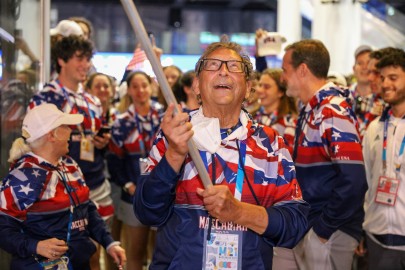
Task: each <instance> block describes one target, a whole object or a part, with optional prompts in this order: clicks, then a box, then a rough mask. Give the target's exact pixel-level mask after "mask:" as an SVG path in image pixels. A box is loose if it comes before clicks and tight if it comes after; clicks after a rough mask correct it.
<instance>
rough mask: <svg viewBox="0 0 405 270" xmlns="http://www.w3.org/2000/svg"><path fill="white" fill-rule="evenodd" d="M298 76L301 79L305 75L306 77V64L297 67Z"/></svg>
mask: <svg viewBox="0 0 405 270" xmlns="http://www.w3.org/2000/svg"><path fill="white" fill-rule="evenodd" d="M298 69H299V70H298V74H299V75H300V76H301V77H305V76H306V75H307V73H308V66H307V64H305V63H302V64H301V65H299V66H298Z"/></svg>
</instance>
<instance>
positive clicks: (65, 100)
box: [29, 80, 105, 190]
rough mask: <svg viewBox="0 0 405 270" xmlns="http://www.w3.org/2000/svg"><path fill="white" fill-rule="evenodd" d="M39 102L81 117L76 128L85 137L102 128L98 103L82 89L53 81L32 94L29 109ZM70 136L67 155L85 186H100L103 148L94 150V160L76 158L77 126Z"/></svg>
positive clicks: (78, 142) (77, 144) (79, 138)
mask: <svg viewBox="0 0 405 270" xmlns="http://www.w3.org/2000/svg"><path fill="white" fill-rule="evenodd" d="M42 103H53V104H55V105H56V107H58V108H59V109H60V110H61V111H63V112H65V113H72V114H74V113H79V114H82V115H83V116H84V120H83V123H82V124H80V128H81V129H82V130H83V132H84V135H85V136H86V137H90V136H93V135H94V132H96V131H97V130H99V129H100V127H101V126H102V108H101V104H100V101H99V100H98V98H97V97H94V96H92V95H90V94H88V93H87V92H85V91H84V90H83V88H82V87H81V86H80V88H79V90H78V91H77V92H74V91H72V90H70V89H68V88H66V87H63V86H61V85H60V84H59V83H58V81H57V80H54V81H52V82H50V83H49V84H46V85H45V86H44V88H43V89H42V90H41V91H39V92H38V93H37V94H35V95H34V96H33V97H32V99H31V101H30V104H29V109H32V108H34V107H35V106H38V105H40V104H42ZM71 128H72V133H71V135H70V141H69V156H71V157H72V158H73V159H74V160H75V161H76V162H77V163H78V164H79V166H80V169H81V170H82V172H83V174H84V177H85V179H86V184H87V186H88V187H89V188H90V189H91V190H94V189H96V188H97V187H99V186H101V185H102V184H103V183H104V180H105V175H104V166H105V165H104V152H105V150H104V149H97V148H96V147H94V161H93V162H91V161H87V160H82V159H80V140H81V138H82V135H81V132H80V129H79V126H71Z"/></svg>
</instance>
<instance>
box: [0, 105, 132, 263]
mask: <svg viewBox="0 0 405 270" xmlns="http://www.w3.org/2000/svg"><path fill="white" fill-rule="evenodd" d="M82 121H83V116H82V115H79V114H67V113H63V112H61V111H60V110H58V109H57V107H56V106H55V105H53V104H43V105H40V106H38V107H35V108H34V109H32V110H30V111H29V112H28V113H27V115H26V116H25V118H24V121H23V126H22V138H18V139H16V140H15V141H14V143H13V145H12V147H11V150H10V158H9V162H11V168H10V171H9V174H8V175H7V176H6V178H5V179H4V180H3V183H2V186H1V187H0V198H1V200H0V239H1V241H0V248H2V249H4V250H6V251H7V252H9V253H11V254H12V255H13V259H12V261H11V269H16V270H17V269H24V270H25V269H90V267H89V259H90V256H91V255H92V254H93V253H94V252H95V245H94V244H93V242H92V241H91V240H90V237H91V238H92V239H94V240H96V241H97V242H99V243H100V244H101V245H103V246H104V247H105V248H106V250H107V252H108V253H109V254H110V255H111V256H112V257H113V259H114V261H115V262H116V263H117V264H118V266H119V267H122V266H123V265H124V263H125V262H126V256H125V251H124V250H123V249H122V248H121V247H120V246H119V242H115V241H114V240H113V239H112V237H111V235H110V233H109V232H108V231H107V230H106V226H105V224H104V222H103V220H102V219H101V218H100V216H99V214H98V212H97V209H96V206H95V205H94V204H93V203H92V202H91V201H90V200H89V189H88V187H87V186H86V184H85V181H84V179H83V174H82V173H81V171H80V169H79V167H78V165H77V163H76V162H75V161H74V160H73V159H72V158H71V157H69V156H67V155H66V154H67V153H68V151H69V149H68V145H69V144H68V141H69V138H70V132H71V129H70V127H69V126H72V125H77V124H80V123H81V122H82Z"/></svg>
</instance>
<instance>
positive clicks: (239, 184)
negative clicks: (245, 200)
mask: <svg viewBox="0 0 405 270" xmlns="http://www.w3.org/2000/svg"><path fill="white" fill-rule="evenodd" d="M236 144H238V141H236ZM199 152H200V156H201V159H202V161H203V163H204V165H205V168H206V169H207V171H208V160H207V157H206V152H203V151H199ZM239 155H240V158H239V161H238V172H237V175H236V187H235V194H234V197H235V199H237V200H238V201H241V199H242V191H243V179H244V178H245V171H244V169H243V168H244V166H245V157H246V143H245V142H243V141H242V143H241V144H240V149H239ZM214 158H215V155H212V164H213V166H212V167H213V170H214V168H215V167H214V162H215V161H214ZM213 173H214V172H213ZM215 180H216V179H213V182H214V183H215Z"/></svg>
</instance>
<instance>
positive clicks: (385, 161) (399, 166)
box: [382, 114, 405, 174]
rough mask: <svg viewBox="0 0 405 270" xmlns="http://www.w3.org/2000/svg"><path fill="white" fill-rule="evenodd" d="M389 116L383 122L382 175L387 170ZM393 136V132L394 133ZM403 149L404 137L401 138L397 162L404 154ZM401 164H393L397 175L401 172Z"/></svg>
mask: <svg viewBox="0 0 405 270" xmlns="http://www.w3.org/2000/svg"><path fill="white" fill-rule="evenodd" d="M390 117H391V114H388V117H387V119H385V121H384V133H383V134H384V136H383V151H382V162H383V170H384V174H385V172H386V170H387V144H388V142H387V137H388V124H389V120H390ZM394 134H395V131H394ZM404 148H405V136H404V137H403V138H402V142H401V146H400V148H399V155H398V160H399V159H400V157H401V156H402V155H403V154H404ZM401 165H402V164H401V162H399V161H398V163H397V164H395V173H396V174H398V173H399V172H400V170H401Z"/></svg>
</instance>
